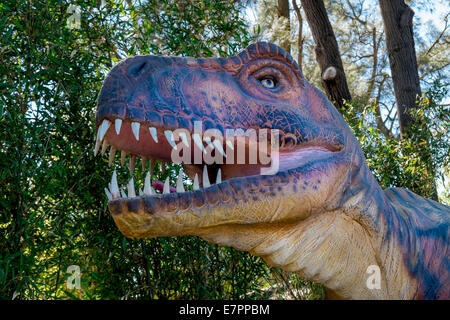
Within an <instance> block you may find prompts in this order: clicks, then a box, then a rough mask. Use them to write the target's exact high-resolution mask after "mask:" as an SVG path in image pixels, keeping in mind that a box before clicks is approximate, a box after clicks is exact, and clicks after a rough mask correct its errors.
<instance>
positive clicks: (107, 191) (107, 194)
mask: <svg viewBox="0 0 450 320" xmlns="http://www.w3.org/2000/svg"><path fill="white" fill-rule="evenodd" d="M105 193H106V196H107V197H108V200H109V201H111V200H112V199H113V197H112V194H111V192H109V190H108V188H105Z"/></svg>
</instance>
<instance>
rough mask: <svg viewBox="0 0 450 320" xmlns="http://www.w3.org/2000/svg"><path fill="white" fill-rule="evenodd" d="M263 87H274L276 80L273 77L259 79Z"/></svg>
mask: <svg viewBox="0 0 450 320" xmlns="http://www.w3.org/2000/svg"><path fill="white" fill-rule="evenodd" d="M259 81H260V82H261V84H262V86H263V87H265V88H267V89H273V88H275V86H276V83H275V80H274V79H273V78H272V77H264V78H262V79H261V80H259Z"/></svg>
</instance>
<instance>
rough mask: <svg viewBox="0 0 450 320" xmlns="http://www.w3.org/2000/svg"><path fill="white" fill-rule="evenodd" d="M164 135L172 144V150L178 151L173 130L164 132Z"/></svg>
mask: <svg viewBox="0 0 450 320" xmlns="http://www.w3.org/2000/svg"><path fill="white" fill-rule="evenodd" d="M164 135H165V136H166V139H167V141H168V142H169V143H170V145H171V146H172V148H174V149H175V150H177V145H176V143H175V140H174V139H173V132H172V131H171V130H166V131H164Z"/></svg>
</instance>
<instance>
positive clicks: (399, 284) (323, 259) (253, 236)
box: [199, 170, 417, 299]
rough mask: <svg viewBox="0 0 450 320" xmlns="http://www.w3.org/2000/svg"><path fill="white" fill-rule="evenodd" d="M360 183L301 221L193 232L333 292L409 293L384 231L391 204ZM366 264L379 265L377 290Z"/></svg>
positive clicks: (350, 295) (397, 253) (409, 283)
mask: <svg viewBox="0 0 450 320" xmlns="http://www.w3.org/2000/svg"><path fill="white" fill-rule="evenodd" d="M364 171H365V170H364ZM364 174H365V176H364V179H368V178H367V177H372V179H374V178H373V176H372V175H371V174H370V172H364ZM367 174H368V175H370V176H368V175H367ZM373 182H374V181H373ZM365 185H366V186H372V187H365V189H361V190H360V191H359V192H354V193H352V196H349V197H347V198H346V199H345V201H344V202H343V203H341V205H340V206H339V208H335V209H333V210H325V209H324V210H323V211H320V212H314V213H313V214H312V215H311V216H310V217H308V218H307V219H306V220H303V221H298V222H295V223H286V224H272V225H255V226H252V227H249V226H245V225H242V226H239V225H236V226H219V227H215V228H214V230H205V231H204V232H203V233H202V234H199V235H200V236H202V237H203V238H205V239H206V240H208V241H211V242H214V243H217V244H220V245H226V246H232V247H234V248H236V249H238V250H243V251H249V252H250V253H252V254H254V255H256V256H260V257H262V258H263V259H264V260H265V261H266V262H267V263H268V264H269V265H271V266H279V267H281V268H282V269H284V270H286V271H292V272H297V273H298V274H299V275H300V276H302V277H303V278H305V279H308V280H313V281H316V282H319V283H322V284H323V285H324V286H325V287H326V288H327V289H330V291H332V292H333V294H334V296H335V297H340V298H343V299H410V298H414V297H415V294H416V291H417V285H416V283H415V280H414V279H412V278H411V277H410V275H409V274H408V272H407V270H406V268H405V266H404V263H403V258H402V251H401V248H400V246H399V245H398V241H397V240H396V239H394V237H387V236H386V234H387V233H388V232H389V230H388V228H387V227H386V221H385V220H386V216H389V215H395V214H396V212H395V209H394V208H393V207H392V206H391V205H389V200H388V199H387V197H386V196H385V195H384V192H383V191H382V190H381V188H380V187H379V186H378V184H376V182H374V183H369V184H365ZM380 198H381V200H380ZM379 203H383V204H384V206H380V205H379ZM227 229H228V230H227ZM230 229H232V231H231V230H230ZM369 266H378V267H379V268H380V276H381V278H380V285H381V288H380V289H369V288H368V287H367V279H368V278H369V276H370V274H369V273H367V269H368V267H369ZM404 288H407V289H404Z"/></svg>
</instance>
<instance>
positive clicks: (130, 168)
mask: <svg viewBox="0 0 450 320" xmlns="http://www.w3.org/2000/svg"><path fill="white" fill-rule="evenodd" d="M135 165H136V156H134V155H131V156H130V164H129V166H128V169H129V170H130V173H131V174H133V173H134V167H135Z"/></svg>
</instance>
